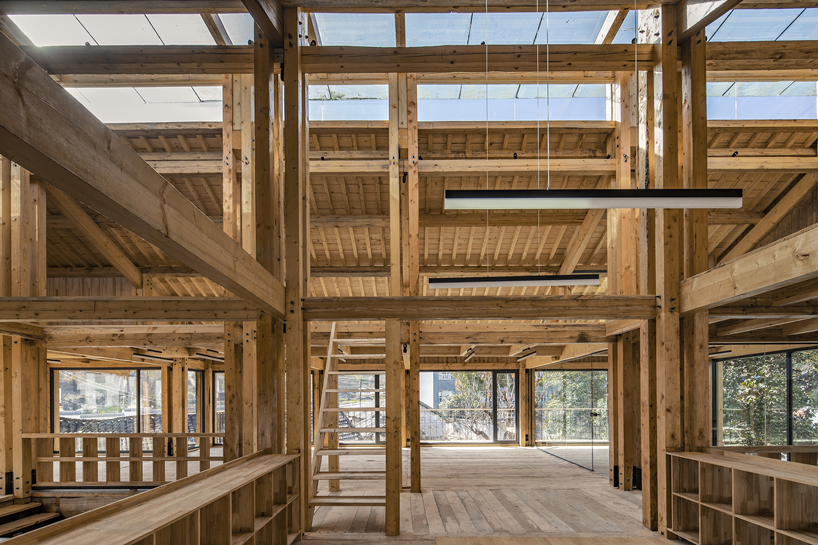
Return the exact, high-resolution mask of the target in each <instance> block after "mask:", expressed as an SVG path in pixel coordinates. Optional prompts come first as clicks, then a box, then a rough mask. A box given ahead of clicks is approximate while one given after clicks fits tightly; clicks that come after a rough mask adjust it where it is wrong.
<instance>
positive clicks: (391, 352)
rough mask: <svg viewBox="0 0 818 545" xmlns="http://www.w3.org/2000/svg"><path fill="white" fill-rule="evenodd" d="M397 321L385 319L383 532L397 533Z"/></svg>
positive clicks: (399, 460) (399, 474)
mask: <svg viewBox="0 0 818 545" xmlns="http://www.w3.org/2000/svg"><path fill="white" fill-rule="evenodd" d="M403 369H404V367H403V356H402V355H401V343H400V321H399V320H386V535H388V536H396V535H399V534H400V493H401V488H402V475H403V472H402V469H401V466H402V457H403V456H402V451H401V446H402V445H401V440H400V428H401V397H402V396H401V395H396V394H398V393H399V392H401V377H402V375H403Z"/></svg>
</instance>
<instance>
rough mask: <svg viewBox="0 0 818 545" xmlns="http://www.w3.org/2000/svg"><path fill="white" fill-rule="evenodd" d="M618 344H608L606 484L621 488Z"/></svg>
mask: <svg viewBox="0 0 818 545" xmlns="http://www.w3.org/2000/svg"><path fill="white" fill-rule="evenodd" d="M619 364H620V359H619V343H618V342H609V343H608V484H610V485H611V486H622V484H621V483H620V482H619V448H620V445H619V426H620V425H621V423H622V421H621V419H620V417H619V411H620V409H621V407H620V404H619V388H618V386H617V380H618V379H619Z"/></svg>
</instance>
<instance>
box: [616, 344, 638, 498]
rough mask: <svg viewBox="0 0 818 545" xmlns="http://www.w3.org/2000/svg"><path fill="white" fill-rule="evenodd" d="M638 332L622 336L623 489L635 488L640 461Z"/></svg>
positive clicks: (619, 354) (620, 430) (618, 368)
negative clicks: (635, 475)
mask: <svg viewBox="0 0 818 545" xmlns="http://www.w3.org/2000/svg"><path fill="white" fill-rule="evenodd" d="M634 337H635V333H634V332H628V333H626V334H624V335H620V336H619V340H618V345H617V350H616V353H617V358H618V363H617V366H616V372H617V377H616V385H617V389H618V395H617V401H618V403H619V410H618V411H617V412H618V417H619V426H618V430H617V432H618V434H619V438H618V441H617V443H618V447H619V449H618V450H619V453H618V454H619V461H618V467H619V489H620V490H626V491H627V490H632V489H633V468H634V467H636V465H637V464H638V463H639V446H640V445H639V432H640V427H639V403H638V401H639V359H638V352H636V353H634V352H635V351H638V343H637V342H635V339H634Z"/></svg>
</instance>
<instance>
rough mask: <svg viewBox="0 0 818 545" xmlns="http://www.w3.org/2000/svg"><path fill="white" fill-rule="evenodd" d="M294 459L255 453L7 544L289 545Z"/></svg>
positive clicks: (296, 488) (297, 524)
mask: <svg viewBox="0 0 818 545" xmlns="http://www.w3.org/2000/svg"><path fill="white" fill-rule="evenodd" d="M299 464H300V458H299V456H298V455H297V454H296V455H283V454H271V453H270V452H269V451H260V452H257V453H255V454H251V455H250V456H245V457H244V458H239V459H238V460H233V461H231V462H228V463H226V464H223V465H221V466H219V467H214V468H212V469H209V470H207V471H203V472H201V473H197V474H196V475H192V476H190V477H187V478H185V479H181V480H179V481H176V482H173V483H169V484H166V485H164V486H161V487H159V488H155V489H153V490H148V491H146V492H142V493H140V494H136V495H135V496H131V497H129V498H126V499H123V500H120V501H117V502H114V503H111V504H108V505H105V506H103V507H99V508H97V509H94V510H92V511H88V512H86V513H82V514H80V515H76V516H73V517H71V518H68V519H65V520H63V521H60V522H57V523H55V524H52V525H50V526H46V527H44V528H40V529H39V530H34V531H32V532H29V533H27V534H24V535H22V536H20V537H16V538H13V539H11V540H10V541H8V543H9V544H11V545H31V544H35V543H36V544H38V545H57V544H59V545H75V544H76V545H79V544H87V543H99V544H103V543H105V544H125V543H132V544H140V545H147V544H150V545H185V544H187V545H192V544H199V543H201V544H211V543H212V544H216V543H219V544H222V543H225V544H228V543H232V544H244V543H252V544H254V545H288V544H289V543H292V542H293V541H295V540H296V539H298V538H300V536H301V532H302V526H301V510H300V509H301V507H300V504H301V502H300V501H299V496H300V494H301V490H300V472H299V467H300V465H299Z"/></svg>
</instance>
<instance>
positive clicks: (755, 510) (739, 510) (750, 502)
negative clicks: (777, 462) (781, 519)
mask: <svg viewBox="0 0 818 545" xmlns="http://www.w3.org/2000/svg"><path fill="white" fill-rule="evenodd" d="M774 489H775V488H774V479H773V478H772V477H768V476H766V475H759V474H757V473H748V472H746V471H740V470H738V469H736V470H734V471H733V512H734V513H735V514H736V515H756V516H760V517H764V518H770V519H772V516H773V505H774V504H773V500H774Z"/></svg>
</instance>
